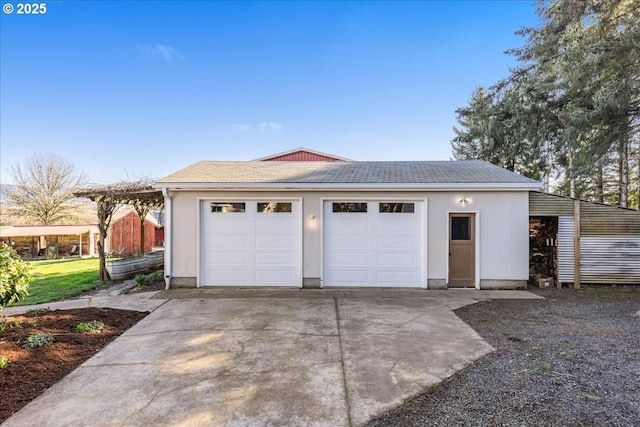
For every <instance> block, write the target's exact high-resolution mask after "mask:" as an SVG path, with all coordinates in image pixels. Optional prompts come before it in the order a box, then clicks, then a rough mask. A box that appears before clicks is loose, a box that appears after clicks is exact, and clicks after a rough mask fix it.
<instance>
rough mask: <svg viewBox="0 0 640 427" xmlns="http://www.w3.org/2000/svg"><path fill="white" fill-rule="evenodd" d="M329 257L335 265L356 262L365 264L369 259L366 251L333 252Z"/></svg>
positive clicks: (354, 263)
mask: <svg viewBox="0 0 640 427" xmlns="http://www.w3.org/2000/svg"><path fill="white" fill-rule="evenodd" d="M330 257H331V263H332V264H333V265H335V266H340V265H358V264H359V265H362V266H366V265H367V264H368V261H369V253H368V252H359V253H358V252H333V253H331V255H330Z"/></svg>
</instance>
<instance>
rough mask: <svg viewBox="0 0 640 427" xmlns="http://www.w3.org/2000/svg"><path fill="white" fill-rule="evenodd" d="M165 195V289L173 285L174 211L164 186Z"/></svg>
mask: <svg viewBox="0 0 640 427" xmlns="http://www.w3.org/2000/svg"><path fill="white" fill-rule="evenodd" d="M162 195H163V196H164V283H165V289H169V288H170V286H171V245H172V243H173V242H172V240H173V239H172V238H171V233H172V227H171V225H172V212H171V196H170V195H169V190H168V189H167V187H162Z"/></svg>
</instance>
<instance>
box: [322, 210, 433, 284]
mask: <svg viewBox="0 0 640 427" xmlns="http://www.w3.org/2000/svg"><path fill="white" fill-rule="evenodd" d="M334 203H340V204H342V205H347V206H355V205H358V208H359V209H361V210H360V211H359V212H350V211H348V210H342V211H341V212H333V210H332V207H333V204H334ZM380 203H381V202H366V208H365V209H363V208H362V206H363V205H364V204H365V203H364V202H361V201H357V200H356V201H351V200H345V201H340V202H329V201H327V202H325V204H324V208H323V212H324V217H323V226H324V230H323V239H324V240H323V248H324V249H323V284H324V285H325V286H385V287H392V286H402V287H420V286H422V285H423V283H422V281H423V262H424V261H423V256H422V250H423V249H422V241H423V238H424V236H423V234H424V232H423V230H422V229H423V223H422V215H421V213H422V203H420V202H411V203H408V205H412V206H411V211H409V210H405V211H398V212H389V211H388V210H386V209H387V208H388V206H389V205H390V204H394V205H397V204H399V203H397V202H393V201H387V202H385V203H384V206H380ZM414 208H415V209H414ZM381 209H382V210H383V212H380V210H381ZM362 210H366V213H365V212H362Z"/></svg>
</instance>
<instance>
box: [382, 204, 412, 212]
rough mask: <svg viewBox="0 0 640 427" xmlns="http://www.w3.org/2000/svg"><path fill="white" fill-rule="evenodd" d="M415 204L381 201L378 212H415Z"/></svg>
mask: <svg viewBox="0 0 640 427" xmlns="http://www.w3.org/2000/svg"><path fill="white" fill-rule="evenodd" d="M414 211H415V205H414V204H413V203H392V202H380V205H379V207H378V212H380V213H413V212H414Z"/></svg>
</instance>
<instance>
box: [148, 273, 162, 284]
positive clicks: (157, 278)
mask: <svg viewBox="0 0 640 427" xmlns="http://www.w3.org/2000/svg"><path fill="white" fill-rule="evenodd" d="M161 280H164V270H156V271H154V272H153V273H151V274H150V275H149V281H150V282H159V281H161Z"/></svg>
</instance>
